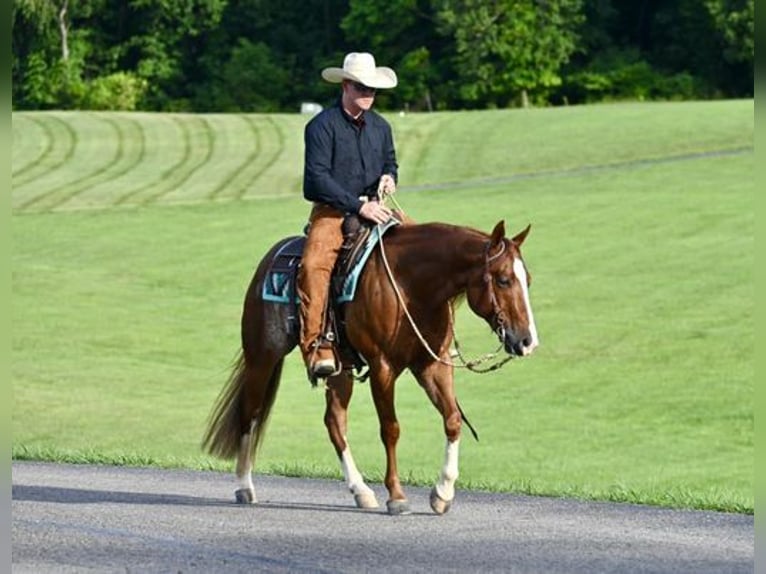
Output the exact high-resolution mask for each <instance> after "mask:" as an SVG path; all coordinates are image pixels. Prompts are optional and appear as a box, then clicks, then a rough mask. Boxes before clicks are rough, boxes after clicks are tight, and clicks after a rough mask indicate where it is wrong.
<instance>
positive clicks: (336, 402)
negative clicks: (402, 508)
mask: <svg viewBox="0 0 766 574" xmlns="http://www.w3.org/2000/svg"><path fill="white" fill-rule="evenodd" d="M353 388H354V381H353V379H352V378H351V374H350V373H349V372H348V371H345V372H343V373H341V374H340V375H338V376H335V377H330V378H328V380H327V387H326V390H325V400H326V405H327V406H326V409H325V417H324V422H325V426H326V427H327V432H328V434H329V435H330V441H332V443H333V446H334V447H335V452H336V454H337V455H338V459H339V460H340V464H341V468H342V469H343V477H344V479H345V481H346V485H347V486H348V489H349V491H350V492H351V494H353V495H354V502H355V503H356V505H357V507H359V508H378V499H377V498H376V497H375V493H374V492H373V490H372V489H371V488H370V487H369V486H367V484H366V483H365V482H364V478H363V477H362V474H361V473H360V472H359V469H358V468H357V466H356V463H355V462H354V457H353V455H352V454H351V447H350V446H349V444H348V440H347V438H346V431H347V428H348V405H349V403H350V401H351V394H352V391H353Z"/></svg>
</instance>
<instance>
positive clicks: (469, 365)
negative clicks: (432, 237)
mask: <svg viewBox="0 0 766 574" xmlns="http://www.w3.org/2000/svg"><path fill="white" fill-rule="evenodd" d="M383 237H384V236H383V234H381V235H380V240H379V241H378V244H379V246H380V254H381V257H382V259H383V266H384V267H385V269H386V274H387V275H388V279H389V281H390V282H391V286H392V287H393V288H394V292H395V293H396V298H397V299H398V301H399V304H400V305H401V306H402V309H404V314H405V315H406V316H407V320H408V321H409V323H410V326H411V327H412V330H413V331H414V332H415V335H416V336H417V338H418V340H419V341H420V343H421V345H423V348H424V349H425V350H426V351H427V352H428V354H429V355H430V356H431V358H432V359H433V360H435V361H438V362H439V363H442V364H443V365H448V366H450V367H453V368H461V369H468V370H469V371H471V372H474V373H489V372H491V371H495V370H497V369H499V368H500V367H502V366H503V365H505V364H506V363H507V362H508V361H510V360H511V359H512V358H513V355H508V356H507V357H505V358H503V359H502V360H499V361H497V362H496V363H493V364H492V365H490V366H488V367H481V368H479V367H478V365H481V364H483V363H486V362H488V361H491V360H493V359H495V357H497V354H498V352H499V351H500V350H501V349H502V348H503V339H504V337H505V314H504V313H503V311H502V309H500V306H499V305H498V303H497V297H496V296H495V290H494V289H493V288H492V275H491V274H490V272H489V264H490V262H491V261H493V260H494V259H496V258H497V257H499V256H500V255H501V254H502V253H503V252H504V251H505V243H503V246H502V248H501V249H500V251H498V252H497V253H495V254H494V255H490V254H489V247H490V246H489V243H487V249H486V251H485V254H484V281H485V282H486V283H487V289H488V291H489V297H490V302H491V303H492V310H493V312H494V313H495V321H496V322H497V323H498V327H497V329H496V330H495V332H496V333H497V335H498V337H499V338H500V346H499V347H498V348H497V349H495V350H494V351H493V352H491V353H486V354H484V355H482V356H481V357H478V358H476V359H473V360H466V359H465V357H463V354H462V352H461V351H460V344H459V343H458V340H457V335H456V333H455V311H454V308H453V304H452V302H450V306H449V311H450V317H449V321H450V331H452V340H453V341H454V342H455V356H456V357H457V358H458V359H459V360H460V362H459V363H455V362H453V361H449V360H446V359H442V358H441V357H440V356H438V355H437V354H436V353H435V352H434V350H433V349H432V348H431V346H430V345H429V344H428V341H426V339H425V337H423V334H422V333H421V331H420V329H419V328H418V326H417V324H416V323H415V319H413V318H412V315H411V314H410V311H409V309H408V308H407V305H406V303H405V301H404V297H403V296H402V293H401V291H400V290H399V285H398V284H397V282H396V279H395V278H394V274H393V272H392V271H391V266H390V265H389V263H388V258H387V257H386V250H385V248H384V246H383Z"/></svg>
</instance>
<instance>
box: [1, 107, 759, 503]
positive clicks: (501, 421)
mask: <svg viewBox="0 0 766 574" xmlns="http://www.w3.org/2000/svg"><path fill="white" fill-rule="evenodd" d="M389 119H390V120H391V123H392V124H393V127H394V135H395V138H396V141H397V146H398V150H399V159H400V172H401V182H400V190H401V191H400V193H399V194H398V196H397V197H398V200H399V203H400V204H401V205H402V207H404V209H405V210H406V211H407V212H408V213H409V214H410V215H411V216H412V217H414V218H415V219H416V220H419V221H429V220H441V221H448V222H451V223H457V224H464V225H470V226H472V227H478V228H481V229H485V230H487V231H489V230H490V229H491V228H492V226H493V225H494V223H495V222H496V221H497V220H498V219H500V218H503V219H505V220H506V224H507V228H508V230H509V233H511V232H516V231H518V230H520V229H521V228H522V227H524V226H525V225H526V224H527V223H530V222H531V223H532V233H531V235H530V237H529V239H528V240H527V242H526V243H525V257H526V259H527V263H528V265H529V267H530V269H531V272H532V274H533V277H534V282H533V286H532V298H533V305H534V308H535V315H536V318H537V322H538V328H539V331H540V337H541V342H542V346H541V347H540V349H539V351H538V353H537V354H536V355H535V356H533V357H531V358H529V359H525V360H521V361H513V362H511V363H510V364H509V365H508V366H506V367H505V368H504V369H502V370H501V371H499V372H495V373H492V374H487V375H475V374H470V373H464V372H459V373H458V375H457V383H456V384H457V388H458V393H459V397H460V400H461V403H462V405H463V407H464V409H465V410H466V414H467V415H468V416H469V418H470V419H471V421H472V422H473V423H474V425H475V426H476V427H477V428H478V430H479V433H480V437H481V441H480V442H479V443H475V442H473V441H472V440H470V438H468V436H469V435H467V434H466V435H465V437H466V438H465V440H464V441H463V444H462V448H461V476H460V480H459V483H458V485H459V487H462V488H468V487H474V488H487V489H493V490H508V491H514V492H529V493H539V494H551V495H571V496H578V497H584V498H596V499H611V500H624V501H632V502H641V503H649V504H661V505H670V506H679V507H693V508H713V509H721V510H729V511H737V512H752V511H753V499H754V496H753V484H754V439H753V387H754V385H753V378H754V377H753V344H754V320H753V312H754V293H753V291H754V278H753V269H754V210H753V207H754V196H755V189H754V177H753V172H754V170H753V153H752V146H753V123H754V122H753V102H752V101H738V102H706V103H673V104H622V105H604V106H592V107H590V106H584V107H573V108H558V109H543V110H509V111H488V112H470V113H468V112H466V113H452V114H449V113H437V114H422V115H407V116H404V117H401V116H398V115H393V116H391V117H390V118H389ZM305 121H306V120H305V118H304V117H301V116H298V115H294V116H293V115H273V116H236V115H232V116H224V115H210V116H191V115H157V114H119V113H116V114H108V113H98V114H96V113H64V112H51V113H34V114H33V113H14V114H13V130H14V142H13V184H14V189H13V195H12V203H13V206H14V214H13V218H12V233H13V254H12V273H13V301H12V310H13V314H12V325H13V333H12V344H13V346H12V377H13V378H12V384H13V413H12V421H13V429H12V430H13V453H14V457H17V458H29V457H31V458H51V459H63V460H81V461H104V462H110V463H122V464H158V465H167V466H191V467H200V468H217V469H230V468H231V464H230V463H226V462H219V461H215V460H213V459H210V458H209V457H207V456H205V455H203V453H201V451H200V450H199V440H200V438H201V434H202V431H203V428H204V424H205V420H206V417H207V415H208V412H209V410H210V408H211V406H212V403H213V401H214V399H215V397H216V395H217V393H218V392H219V390H220V388H221V386H222V385H223V383H224V381H225V379H226V376H227V374H228V368H229V365H230V364H231V361H232V359H233V358H234V356H235V353H236V350H237V346H238V342H239V331H238V327H239V316H240V310H241V308H240V306H241V300H242V296H243V294H244V290H245V288H246V286H247V283H248V281H249V279H250V276H251V274H252V271H253V267H254V265H255V264H256V263H257V261H258V260H259V259H260V257H261V256H262V254H263V253H264V252H265V250H266V249H267V248H268V246H270V245H271V244H272V243H273V242H275V241H276V240H278V239H279V238H281V237H283V236H284V235H287V234H292V233H296V232H298V231H299V230H300V229H301V228H302V226H303V223H304V222H305V218H306V215H307V212H308V206H307V204H306V203H305V202H304V201H303V200H302V198H301V197H300V175H301V160H302V149H301V148H302V143H301V133H302V126H303V124H304V123H305ZM457 329H458V336H459V337H460V339H461V342H462V345H463V348H464V350H465V351H466V352H467V353H468V354H471V355H478V354H481V353H484V352H486V351H488V350H490V349H492V348H494V347H495V344H496V341H495V339H494V338H493V337H492V335H491V333H489V332H488V330H487V328H486V326H485V325H484V324H483V323H482V322H480V321H479V320H478V319H476V318H475V317H473V316H472V315H470V312H469V311H468V310H467V309H461V310H460V314H459V318H458V325H457ZM323 403H324V399H323V395H322V393H321V392H318V391H315V390H312V389H311V388H310V385H309V383H308V382H307V381H306V380H305V376H304V374H303V369H302V366H301V364H300V361H299V357H298V356H297V355H292V356H290V357H289V358H288V362H287V365H286V369H285V373H284V377H283V384H282V387H281V390H280V395H279V397H278V399H277V404H276V407H275V411H274V418H273V420H272V422H271V425H270V428H269V432H268V433H267V435H266V440H265V443H264V448H263V451H262V453H261V456H260V459H259V464H258V470H259V471H260V472H277V473H287V474H293V473H298V474H308V475H319V476H340V473H339V469H338V468H337V464H336V461H335V457H334V452H333V450H332V447H331V445H330V443H329V440H328V439H327V437H326V433H325V430H324V426H323V424H322V413H323ZM397 407H398V413H399V418H400V422H401V425H402V438H401V441H400V469H401V471H402V473H403V475H404V476H405V477H406V478H407V479H408V480H409V481H410V482H413V483H431V482H432V481H434V480H435V479H436V476H437V473H438V469H439V466H440V464H441V457H442V453H443V435H442V432H441V422H440V417H439V416H438V414H437V413H436V411H435V410H434V409H433V407H431V405H430V403H429V402H428V400H427V399H426V397H425V395H424V393H423V392H422V391H421V390H420V389H419V388H418V387H417V385H416V384H415V383H414V381H413V379H412V378H411V377H409V376H404V377H402V379H401V380H400V382H399V385H398V388H397ZM349 440H350V441H351V445H352V447H353V448H354V454H355V458H356V459H357V462H358V463H359V465H360V467H361V468H362V470H363V471H364V472H365V474H366V475H367V476H369V477H371V478H372V479H373V480H379V479H380V478H381V476H382V471H383V465H384V457H383V449H382V446H381V445H380V442H379V438H378V430H377V423H376V420H375V414H374V408H373V406H372V401H371V399H370V397H369V391H368V389H367V387H366V385H364V384H362V385H359V386H358V388H357V391H356V395H355V399H354V402H353V403H352V407H351V429H350V433H349Z"/></svg>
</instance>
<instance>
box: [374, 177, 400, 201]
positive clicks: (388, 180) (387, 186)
mask: <svg viewBox="0 0 766 574" xmlns="http://www.w3.org/2000/svg"><path fill="white" fill-rule="evenodd" d="M394 192H396V181H394V177H393V176H392V175H389V174H387V173H384V174H383V175H381V176H380V181H379V182H378V197H380V198H381V199H383V198H384V197H385V196H387V195H391V194H392V193H394Z"/></svg>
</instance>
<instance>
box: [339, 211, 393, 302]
mask: <svg viewBox="0 0 766 574" xmlns="http://www.w3.org/2000/svg"><path fill="white" fill-rule="evenodd" d="M394 225H399V221H398V220H397V219H396V218H394V217H392V218H391V219H389V220H388V221H387V222H386V223H384V224H383V225H376V226H375V227H373V228H372V230H371V231H370V235H369V236H368V237H367V241H366V242H365V244H364V248H363V249H360V255H359V259H357V261H356V262H355V263H354V266H353V267H352V268H351V271H350V272H349V274H348V275H346V279H345V280H344V281H343V288H342V289H341V291H340V294H339V295H338V296H337V297H336V299H335V301H336V302H337V303H348V302H349V301H353V299H354V294H355V293H356V284H357V282H358V281H359V276H360V275H361V274H362V269H364V264H365V263H367V260H368V259H369V258H370V254H371V253H372V250H373V248H374V247H375V245H377V243H378V241H380V238H381V236H382V235H383V234H384V233H385V232H386V231H388V230H389V229H390V228H391V227H393V226H394Z"/></svg>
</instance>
